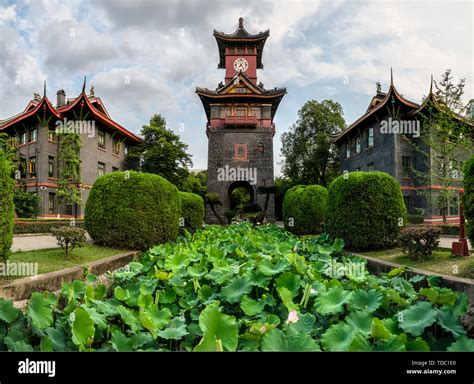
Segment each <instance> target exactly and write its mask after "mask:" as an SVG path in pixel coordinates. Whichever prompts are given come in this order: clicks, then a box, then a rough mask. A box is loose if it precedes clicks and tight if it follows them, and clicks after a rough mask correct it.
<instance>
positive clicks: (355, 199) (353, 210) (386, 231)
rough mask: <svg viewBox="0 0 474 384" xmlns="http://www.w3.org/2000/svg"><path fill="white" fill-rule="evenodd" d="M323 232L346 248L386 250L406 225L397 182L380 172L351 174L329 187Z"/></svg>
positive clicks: (340, 178) (338, 179) (403, 205)
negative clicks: (341, 241) (341, 242)
mask: <svg viewBox="0 0 474 384" xmlns="http://www.w3.org/2000/svg"><path fill="white" fill-rule="evenodd" d="M327 212H328V213H327V218H326V227H325V228H326V230H327V232H328V233H329V235H330V236H332V237H333V238H338V237H339V238H342V239H343V240H344V242H345V244H346V246H347V248H348V249H351V250H367V249H382V248H388V247H391V246H393V245H395V244H396V241H397V239H398V234H399V232H400V229H401V226H403V225H405V224H406V208H405V204H404V202H403V197H402V193H401V190H400V186H399V185H398V183H397V181H396V180H395V179H394V178H393V177H392V176H390V175H388V174H387V173H384V172H351V173H350V174H348V175H343V176H339V177H338V178H337V179H335V180H334V181H333V182H332V183H331V185H330V186H329V199H328V205H327Z"/></svg>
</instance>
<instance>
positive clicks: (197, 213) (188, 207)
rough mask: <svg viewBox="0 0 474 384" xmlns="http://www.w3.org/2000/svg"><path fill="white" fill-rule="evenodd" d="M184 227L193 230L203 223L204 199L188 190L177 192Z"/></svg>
mask: <svg viewBox="0 0 474 384" xmlns="http://www.w3.org/2000/svg"><path fill="white" fill-rule="evenodd" d="M179 199H180V203H181V219H182V220H184V223H183V224H184V228H186V229H189V230H191V231H195V230H196V229H198V228H200V227H201V226H202V224H203V223H204V200H203V198H202V197H201V196H199V195H196V194H194V193H190V192H179Z"/></svg>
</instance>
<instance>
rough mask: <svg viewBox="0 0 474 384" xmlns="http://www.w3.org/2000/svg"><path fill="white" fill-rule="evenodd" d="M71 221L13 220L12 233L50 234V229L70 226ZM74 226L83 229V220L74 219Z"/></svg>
mask: <svg viewBox="0 0 474 384" xmlns="http://www.w3.org/2000/svg"><path fill="white" fill-rule="evenodd" d="M71 220H72V219H62V220H57V219H54V220H51V219H38V220H25V219H21V220H15V225H14V227H13V233H15V234H23V233H50V232H51V230H52V229H54V228H59V227H62V226H64V225H70V224H71ZM74 225H75V226H76V227H79V228H85V223H84V220H79V219H74Z"/></svg>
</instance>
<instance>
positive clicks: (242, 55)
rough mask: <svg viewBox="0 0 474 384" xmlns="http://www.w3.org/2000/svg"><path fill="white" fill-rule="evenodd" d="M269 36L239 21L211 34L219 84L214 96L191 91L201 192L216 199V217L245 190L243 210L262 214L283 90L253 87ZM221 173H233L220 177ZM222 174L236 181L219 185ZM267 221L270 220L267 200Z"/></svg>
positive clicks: (205, 90)
mask: <svg viewBox="0 0 474 384" xmlns="http://www.w3.org/2000/svg"><path fill="white" fill-rule="evenodd" d="M269 35H270V31H269V30H267V31H265V32H260V33H258V34H255V35H253V34H250V33H249V32H247V30H246V29H245V28H244V21H243V19H242V18H240V19H239V26H238V28H237V29H236V30H235V32H234V33H231V34H226V33H223V32H218V31H214V37H215V39H216V42H217V48H218V51H219V63H218V68H221V69H224V70H225V76H224V80H225V81H224V82H223V83H220V84H219V85H218V87H217V88H216V89H214V90H211V89H208V88H199V87H198V88H197V89H196V93H197V94H198V96H199V97H200V99H201V101H202V104H203V107H204V111H205V112H206V117H207V125H206V134H207V137H208V168H207V171H208V176H207V188H208V192H215V193H217V194H218V195H219V199H220V201H221V203H222V205H220V206H217V207H216V210H217V212H218V214H219V215H220V216H221V217H224V213H225V212H226V211H228V210H234V209H235V207H233V206H232V200H231V198H230V196H231V194H232V191H233V190H235V189H236V188H238V187H243V188H245V189H246V190H247V191H248V192H249V195H250V202H249V204H258V205H260V206H261V207H262V208H263V207H264V204H265V198H266V195H265V194H261V193H259V188H258V187H260V186H266V187H271V186H273V182H274V174H273V136H274V134H275V124H274V122H273V118H274V116H275V113H276V111H277V108H278V105H279V103H280V101H281V99H282V98H283V96H284V95H285V94H286V89H285V88H274V89H271V90H268V89H265V88H264V86H263V84H262V83H257V69H263V64H262V52H263V47H264V45H265V41H266V40H267V38H268V37H269ZM223 169H235V170H236V172H231V173H229V172H227V173H224V172H222V170H223ZM223 174H226V175H239V176H240V177H236V179H232V180H231V178H230V177H229V180H227V179H225V180H222V177H218V175H223ZM242 175H243V176H242ZM245 175H253V176H256V177H252V178H251V179H250V178H246V177H245ZM208 211H210V210H208ZM267 217H268V218H273V217H274V199H273V195H272V196H271V198H270V201H269V204H268V210H267ZM206 221H207V222H208V223H215V222H217V219H216V217H215V216H214V214H213V213H212V212H206Z"/></svg>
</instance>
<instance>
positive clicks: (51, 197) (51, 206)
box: [48, 192, 56, 213]
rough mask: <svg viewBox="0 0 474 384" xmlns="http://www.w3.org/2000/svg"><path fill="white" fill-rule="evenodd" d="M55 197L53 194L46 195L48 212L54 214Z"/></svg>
mask: <svg viewBox="0 0 474 384" xmlns="http://www.w3.org/2000/svg"><path fill="white" fill-rule="evenodd" d="M55 200H56V195H55V194H54V193H51V192H50V193H49V195H48V212H49V213H56V201H55Z"/></svg>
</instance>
